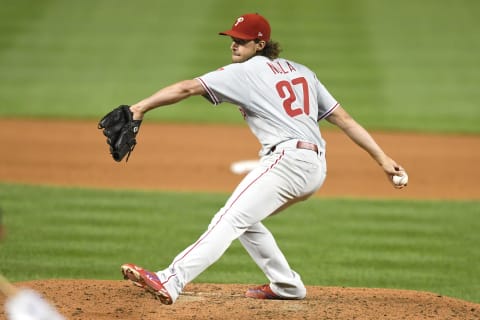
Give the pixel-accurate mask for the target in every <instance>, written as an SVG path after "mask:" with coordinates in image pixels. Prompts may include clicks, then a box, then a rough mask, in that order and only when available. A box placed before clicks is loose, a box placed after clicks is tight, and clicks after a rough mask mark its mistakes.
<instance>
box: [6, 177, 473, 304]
mask: <svg viewBox="0 0 480 320" xmlns="http://www.w3.org/2000/svg"><path fill="white" fill-rule="evenodd" d="M0 191H1V193H0V195H1V196H0V200H1V203H2V207H3V212H4V220H5V224H6V225H7V226H8V238H7V241H6V242H5V243H4V244H3V246H2V250H0V261H2V263H1V267H0V272H2V273H4V274H5V275H6V276H7V277H9V278H11V279H13V280H25V279H47V278H92V279H120V278H121V276H120V272H119V266H120V265H121V264H122V263H125V262H135V263H138V264H140V265H144V266H148V267H149V268H153V269H154V270H155V268H156V269H162V268H164V267H166V266H167V265H168V264H169V263H170V262H171V260H172V259H173V257H174V256H175V255H176V254H177V253H179V252H180V250H183V249H184V248H185V247H186V246H187V245H189V244H191V243H192V242H193V241H195V240H196V239H197V238H198V236H200V234H201V233H202V232H203V231H204V229H205V228H206V226H207V225H208V223H209V221H210V219H211V217H212V215H213V213H215V212H216V211H217V210H218V209H219V208H221V206H222V205H223V203H224V201H225V200H226V198H227V195H226V194H188V193H179V194H177V193H159V192H140V191H100V190H84V189H61V188H53V187H34V186H20V185H6V184H0ZM478 214H479V203H478V202H445V201H415V202H407V201H386V200H382V201H377V200H375V201H374V200H370V201H366V200H351V199H350V200H348V199H318V198H315V199H310V200H309V201H307V202H304V203H301V204H298V205H297V206H294V207H291V208H289V209H288V210H287V211H285V212H283V213H282V214H280V215H278V216H275V217H273V218H270V219H268V220H267V221H266V225H267V226H268V227H269V228H271V230H272V232H273V233H274V234H275V235H276V238H277V240H278V242H279V245H280V246H281V248H282V249H283V250H284V252H285V254H286V256H287V257H288V258H289V261H290V263H291V265H292V267H293V268H295V269H296V270H297V271H298V272H300V273H301V274H302V277H303V278H304V281H305V282H306V283H307V284H308V285H323V286H354V287H382V288H384V287H385V288H403V289H415V290H422V291H431V292H436V293H439V294H442V295H448V296H454V297H458V298H463V299H466V300H471V301H476V302H480V290H479V289H480V279H479V277H478V261H480V252H479V250H478V248H477V246H478V243H480V233H479V232H478V230H479V229H480V220H479V219H478ZM195 281H196V282H214V283H263V282H264V281H266V279H265V277H264V275H263V274H262V272H261V271H260V270H259V269H257V267H256V266H255V264H254V263H253V261H252V260H251V259H250V257H249V256H248V255H247V253H246V252H245V251H244V249H243V248H242V247H241V246H240V244H239V242H238V241H236V242H234V244H233V245H232V247H230V248H229V250H228V251H227V253H226V254H225V255H224V256H223V257H222V258H221V259H220V260H219V261H218V262H217V263H216V264H214V265H213V266H212V267H211V268H210V269H208V270H207V271H206V272H205V273H203V274H202V275H201V276H200V277H199V278H197V279H196V280H195Z"/></svg>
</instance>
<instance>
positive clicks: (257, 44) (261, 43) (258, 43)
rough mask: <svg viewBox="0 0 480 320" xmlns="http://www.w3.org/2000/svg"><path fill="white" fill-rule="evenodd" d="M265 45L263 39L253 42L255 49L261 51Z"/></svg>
mask: <svg viewBox="0 0 480 320" xmlns="http://www.w3.org/2000/svg"><path fill="white" fill-rule="evenodd" d="M266 45H267V42H266V41H264V40H260V41H256V42H255V47H256V50H257V51H262V50H263V49H264V48H265V46H266Z"/></svg>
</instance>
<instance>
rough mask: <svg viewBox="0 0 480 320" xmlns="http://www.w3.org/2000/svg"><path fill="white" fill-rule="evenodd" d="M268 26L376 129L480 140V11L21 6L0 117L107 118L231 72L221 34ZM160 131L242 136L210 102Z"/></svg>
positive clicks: (26, 0) (473, 7) (350, 3)
mask: <svg viewBox="0 0 480 320" xmlns="http://www.w3.org/2000/svg"><path fill="white" fill-rule="evenodd" d="M244 12H261V13H263V14H264V15H265V16H267V17H268V18H269V19H270V20H271V24H272V28H273V33H272V37H273V38H274V39H275V40H277V41H279V42H280V43H281V44H282V46H283V48H284V52H283V56H285V57H287V58H291V59H294V60H298V61H299V62H301V63H304V64H306V65H308V66H310V67H311V68H312V69H313V70H315V71H316V72H317V74H318V76H319V78H320V79H321V81H323V82H324V84H325V85H326V86H327V88H329V89H330V91H331V92H332V94H334V96H336V97H337V99H338V100H339V101H340V102H341V103H342V104H343V105H344V106H345V107H346V108H347V109H348V110H349V111H350V112H351V113H352V114H353V115H355V116H356V117H357V118H358V119H359V120H360V121H361V122H362V123H363V124H365V125H366V126H367V127H369V128H375V129H389V130H391V129H395V130H417V131H433V132H465V133H479V132H480V126H479V125H478V123H479V120H480V108H478V101H480V91H479V90H478V89H477V84H478V83H479V82H480V72H479V70H480V59H478V57H479V56H480V40H479V37H478V33H479V32H480V20H478V19H477V15H476V13H477V12H480V2H478V1H476V0H422V1H416V0H406V1H401V2H399V1H393V0H343V1H337V0H323V1H310V0H299V1H296V2H295V5H294V6H292V4H291V2H289V1H273V0H272V1H261V2H260V1H253V0H247V1H237V2H236V3H232V2H231V1H213V0H207V1H200V2H199V1H195V0H190V1H188V0H180V1H153V0H138V1H124V0H84V1H61V0H56V1H55V0H44V1H35V0H16V1H8V0H6V1H3V2H2V10H0V70H2V72H1V73H0V105H2V106H3V107H2V108H0V116H3V117H19V116H20V117H23V116H28V117H31V116H35V117H62V118H64V117H82V118H92V119H97V118H98V117H99V116H100V115H101V114H103V113H105V112H106V111H107V110H109V109H111V108H113V107H114V106H116V105H119V104H122V103H134V102H136V101H138V100H140V99H142V98H143V97H145V96H147V95H150V94H151V93H153V92H154V91H156V90H157V89H159V88H160V87H161V86H164V85H166V84H170V83H172V82H175V81H178V80H182V79H185V78H192V77H195V76H198V75H201V74H203V73H206V72H208V71H211V70H214V69H216V68H218V67H221V66H222V65H224V64H227V63H229V62H230V55H229V49H228V47H229V45H230V42H229V39H227V38H225V37H220V36H218V35H217V33H218V31H223V30H224V29H227V28H229V27H230V26H231V24H232V22H233V20H234V19H235V17H236V16H238V15H239V14H241V13H244ZM182 105H183V106H184V108H171V109H169V110H165V111H162V112H157V113H155V112H154V113H152V115H151V116H150V118H151V119H155V120H163V121H177V122H186V121H188V122H199V121H202V122H226V123H232V124H241V123H242V121H243V120H242V119H241V117H239V116H238V113H237V112H236V110H235V108H228V107H226V108H218V110H217V111H212V110H210V109H209V111H210V112H206V110H207V109H206V108H208V106H209V104H208V103H207V102H206V101H203V100H202V99H201V98H197V99H192V100H190V101H188V102H186V103H183V104H182Z"/></svg>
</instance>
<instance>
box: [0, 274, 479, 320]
mask: <svg viewBox="0 0 480 320" xmlns="http://www.w3.org/2000/svg"><path fill="white" fill-rule="evenodd" d="M17 285H18V286H20V287H28V288H32V289H34V290H37V291H38V292H39V293H41V294H42V295H43V296H44V297H46V298H47V299H48V300H50V301H51V302H52V304H54V305H55V306H56V307H57V308H58V310H59V311H60V312H61V313H62V314H63V315H65V316H66V317H67V318H68V319H71V320H80V319H88V320H97V319H98V320H101V319H135V320H138V319H142V320H150V319H336V320H342V319H369V320H371V319H437V320H438V319H472V320H473V319H480V305H479V304H474V303H470V302H465V301H461V300H457V299H453V298H449V297H443V296H439V295H435V294H433V293H427V292H417V291H409V290H386V289H365V288H335V287H313V286H309V287H307V289H308V296H307V298H306V299H305V300H301V301H279V300H255V299H249V298H245V297H244V296H243V292H244V291H245V290H246V289H247V288H248V285H240V284H235V285H229V284H190V285H188V286H187V287H186V290H185V292H184V293H183V294H182V295H181V296H180V298H179V299H178V300H177V302H176V303H175V304H173V305H171V306H166V305H162V304H161V303H160V302H159V301H158V300H155V299H153V297H152V296H151V295H150V294H148V293H146V292H145V291H144V290H142V289H140V288H137V287H135V286H133V285H132V284H131V283H129V282H128V281H106V280H46V281H31V282H23V283H18V284H17ZM0 304H2V305H3V301H1V300H0ZM0 319H1V320H3V319H5V315H4V314H3V310H2V312H0Z"/></svg>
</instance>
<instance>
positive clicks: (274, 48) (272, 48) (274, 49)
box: [257, 40, 282, 60]
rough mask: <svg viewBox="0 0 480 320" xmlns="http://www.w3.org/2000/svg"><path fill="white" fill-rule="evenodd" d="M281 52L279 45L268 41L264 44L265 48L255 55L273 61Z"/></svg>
mask: <svg viewBox="0 0 480 320" xmlns="http://www.w3.org/2000/svg"><path fill="white" fill-rule="evenodd" d="M281 51H282V48H281V47H280V43H278V42H276V41H272V40H270V41H268V42H267V43H266V44H265V47H264V48H263V49H262V50H261V51H259V52H258V53H257V54H258V55H260V56H265V57H267V58H269V59H270V60H273V59H276V58H278V56H279V55H280V52H281Z"/></svg>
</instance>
